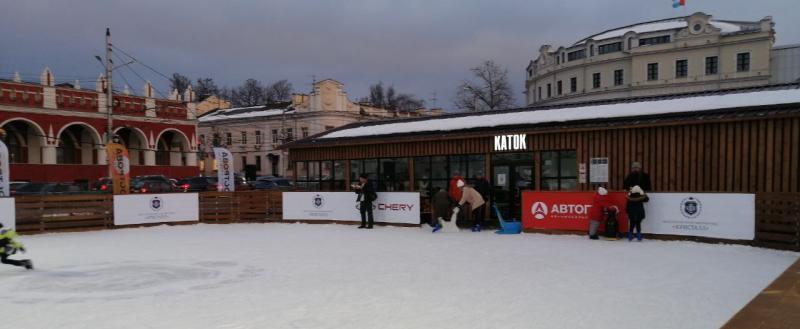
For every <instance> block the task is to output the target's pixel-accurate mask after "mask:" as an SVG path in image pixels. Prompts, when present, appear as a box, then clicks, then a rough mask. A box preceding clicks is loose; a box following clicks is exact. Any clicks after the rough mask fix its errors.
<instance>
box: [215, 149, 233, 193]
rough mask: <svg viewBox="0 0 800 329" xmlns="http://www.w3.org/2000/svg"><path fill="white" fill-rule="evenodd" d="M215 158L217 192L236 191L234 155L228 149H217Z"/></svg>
mask: <svg viewBox="0 0 800 329" xmlns="http://www.w3.org/2000/svg"><path fill="white" fill-rule="evenodd" d="M214 158H215V159H216V160H217V179H218V182H217V191H220V192H233V191H234V190H235V187H234V185H235V184H234V183H235V181H234V176H233V175H234V170H233V155H232V154H231V152H230V151H228V150H227V149H224V148H221V147H215V148H214Z"/></svg>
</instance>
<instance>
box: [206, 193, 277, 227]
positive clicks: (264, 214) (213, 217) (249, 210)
mask: <svg viewBox="0 0 800 329" xmlns="http://www.w3.org/2000/svg"><path fill="white" fill-rule="evenodd" d="M282 216H283V192H282V191H239V192H234V193H229V192H203V193H200V222H203V223H233V222H259V221H273V220H281V218H282Z"/></svg>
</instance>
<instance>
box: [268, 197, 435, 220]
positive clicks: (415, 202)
mask: <svg viewBox="0 0 800 329" xmlns="http://www.w3.org/2000/svg"><path fill="white" fill-rule="evenodd" d="M356 197H357V195H356V194H355V193H353V192H283V219H284V220H332V221H350V222H357V221H361V213H360V212H359V209H358V207H359V204H358V202H356ZM419 207H420V205H419V193H417V192H378V199H377V200H375V201H373V202H372V213H373V215H374V217H375V222H380V223H402V224H419V223H420V210H419Z"/></svg>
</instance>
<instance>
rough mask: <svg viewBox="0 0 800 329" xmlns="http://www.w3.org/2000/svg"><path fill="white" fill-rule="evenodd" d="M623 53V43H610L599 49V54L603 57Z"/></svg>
mask: <svg viewBox="0 0 800 329" xmlns="http://www.w3.org/2000/svg"><path fill="white" fill-rule="evenodd" d="M618 51H622V42H614V43H608V44H604V45H600V46H599V47H597V54H598V55H603V54H608V53H615V52H618Z"/></svg>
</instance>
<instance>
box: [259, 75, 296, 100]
mask: <svg viewBox="0 0 800 329" xmlns="http://www.w3.org/2000/svg"><path fill="white" fill-rule="evenodd" d="M265 96H266V99H267V102H270V103H273V102H288V101H291V100H292V83H291V82H289V81H288V80H286V79H284V80H280V81H276V82H275V83H273V84H271V85H269V86H268V87H267V88H266V91H265Z"/></svg>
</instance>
